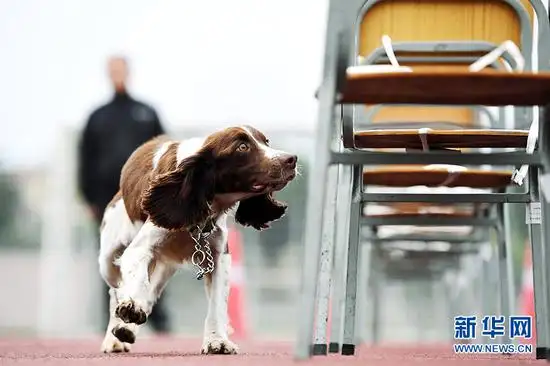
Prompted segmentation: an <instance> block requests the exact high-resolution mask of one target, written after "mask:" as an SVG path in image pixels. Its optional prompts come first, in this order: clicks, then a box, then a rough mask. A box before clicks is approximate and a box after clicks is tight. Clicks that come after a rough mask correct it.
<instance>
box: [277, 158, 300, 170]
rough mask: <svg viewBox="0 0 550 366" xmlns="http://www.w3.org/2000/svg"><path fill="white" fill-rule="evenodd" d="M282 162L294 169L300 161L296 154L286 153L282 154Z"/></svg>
mask: <svg viewBox="0 0 550 366" xmlns="http://www.w3.org/2000/svg"><path fill="white" fill-rule="evenodd" d="M281 162H282V163H283V164H284V165H285V166H287V167H289V168H291V169H293V168H296V163H297V162H298V157H297V156H296V155H289V154H285V155H283V156H281Z"/></svg>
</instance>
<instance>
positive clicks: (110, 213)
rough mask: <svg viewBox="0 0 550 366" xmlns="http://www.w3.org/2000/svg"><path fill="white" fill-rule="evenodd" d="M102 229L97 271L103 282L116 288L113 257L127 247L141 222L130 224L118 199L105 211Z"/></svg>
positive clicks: (141, 224)
mask: <svg viewBox="0 0 550 366" xmlns="http://www.w3.org/2000/svg"><path fill="white" fill-rule="evenodd" d="M103 222H104V225H103V228H102V230H101V234H100V243H101V244H100V250H99V257H98V262H99V271H100V274H101V276H102V277H103V279H104V280H105V281H107V282H108V283H109V284H110V285H111V286H116V281H118V279H117V278H114V273H116V271H115V270H114V266H115V265H116V263H114V261H113V259H114V257H113V255H114V253H115V252H116V251H117V250H118V249H119V248H120V247H121V246H128V245H129V244H130V242H131V241H132V240H133V239H134V237H135V236H136V234H137V233H138V231H139V230H140V229H141V227H142V226H143V223H142V222H141V221H136V222H132V221H131V220H130V217H129V216H128V213H127V212H126V206H125V205H124V199H122V198H121V199H119V200H118V201H117V202H116V203H115V204H114V205H113V206H110V207H108V208H107V209H106V210H105V214H104V216H103Z"/></svg>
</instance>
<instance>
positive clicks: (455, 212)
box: [364, 202, 479, 218]
mask: <svg viewBox="0 0 550 366" xmlns="http://www.w3.org/2000/svg"><path fill="white" fill-rule="evenodd" d="M364 212H365V215H364V216H365V217H400V218H408V217H418V216H422V217H472V216H474V215H476V214H477V213H478V212H479V207H476V206H475V205H473V204H469V205H448V204H447V205H443V204H433V203H426V202H400V203H399V204H393V205H380V204H373V205H367V206H366V208H365V211H364Z"/></svg>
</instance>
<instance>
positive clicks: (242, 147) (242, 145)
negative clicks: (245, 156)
mask: <svg viewBox="0 0 550 366" xmlns="http://www.w3.org/2000/svg"><path fill="white" fill-rule="evenodd" d="M248 149H249V147H248V145H247V144H245V143H244V142H243V143H242V144H240V145H239V147H237V151H240V152H245V151H248Z"/></svg>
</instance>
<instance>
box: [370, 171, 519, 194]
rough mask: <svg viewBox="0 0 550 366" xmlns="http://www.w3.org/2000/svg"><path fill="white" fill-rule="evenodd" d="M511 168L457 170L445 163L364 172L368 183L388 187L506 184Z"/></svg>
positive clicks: (487, 185)
mask: <svg viewBox="0 0 550 366" xmlns="http://www.w3.org/2000/svg"><path fill="white" fill-rule="evenodd" d="M511 177H512V172H511V171H503V170H498V171H496V170H479V169H466V170H464V171H461V172H453V171H451V170H449V169H448V168H446V167H445V166H442V167H439V166H416V165H413V166H389V167H381V168H372V169H367V170H365V171H364V172H363V183H364V184H365V185H375V186H387V187H412V186H427V187H470V188H481V189H483V188H503V187H506V186H508V185H509V184H510V181H511V180H510V179H511Z"/></svg>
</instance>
